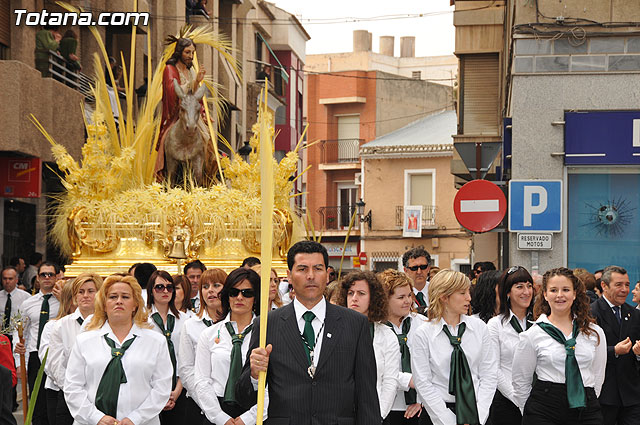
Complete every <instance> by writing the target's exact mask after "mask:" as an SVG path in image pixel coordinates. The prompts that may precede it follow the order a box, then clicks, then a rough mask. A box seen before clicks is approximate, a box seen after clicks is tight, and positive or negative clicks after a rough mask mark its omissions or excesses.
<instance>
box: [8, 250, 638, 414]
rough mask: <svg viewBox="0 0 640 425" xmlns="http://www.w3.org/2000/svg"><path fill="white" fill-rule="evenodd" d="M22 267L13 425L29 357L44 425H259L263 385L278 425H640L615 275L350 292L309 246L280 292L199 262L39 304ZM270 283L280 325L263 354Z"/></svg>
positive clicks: (253, 273) (13, 360) (395, 282)
mask: <svg viewBox="0 0 640 425" xmlns="http://www.w3.org/2000/svg"><path fill="white" fill-rule="evenodd" d="M30 260H35V257H34V258H33V259H30ZM40 260H41V259H40ZM29 262H30V263H31V262H32V261H29ZM16 263H17V264H16V266H18V267H15V266H13V265H11V266H7V267H5V268H4V269H3V270H2V285H3V290H2V291H0V313H2V312H4V317H3V321H2V323H3V333H5V334H6V335H1V336H0V364H1V366H0V378H1V379H0V392H1V394H0V409H2V410H1V411H0V417H2V418H6V419H2V420H0V423H2V424H4V423H6V424H11V423H14V424H15V422H12V421H11V419H12V418H13V416H12V415H11V410H12V408H13V407H14V406H13V404H14V403H15V395H16V391H15V387H16V376H20V372H21V371H20V367H21V364H20V361H19V355H20V354H24V355H25V356H26V359H27V362H26V364H25V365H24V366H25V367H26V369H27V376H28V382H29V387H30V391H31V392H32V393H33V390H34V386H35V381H36V374H37V371H38V369H39V367H40V365H41V364H42V363H44V364H45V366H44V371H45V377H46V378H45V379H44V380H43V381H42V384H41V389H40V391H39V393H38V397H37V401H36V407H35V410H34V416H33V423H34V424H35V425H71V424H78V425H85V424H86V425H147V424H148V425H157V424H162V425H171V424H182V423H190V424H202V425H206V424H216V425H240V424H244V425H252V424H255V423H256V419H257V416H258V410H257V409H258V404H257V389H258V378H259V376H260V373H261V372H267V375H266V383H267V388H266V394H265V403H264V406H265V407H264V412H263V414H264V417H265V418H266V423H267V424H273V425H278V424H315V423H317V424H324V423H338V424H342V423H344V424H347V423H350V424H351V423H353V424H359V425H371V424H388V425H396V424H412V425H425V424H442V425H445V424H446V425H453V424H469V425H475V424H491V425H501V424H521V423H522V424H527V425H528V424H536V425H537V424H558V425H559V424H603V423H604V424H606V425H610V424H611V425H614V424H620V425H627V424H634V423H637V422H638V420H639V418H640V372H639V371H640V341H639V340H640V310H638V308H636V307H633V306H631V305H629V304H627V303H626V298H627V296H628V294H629V289H630V281H629V275H628V273H627V271H626V270H625V269H623V268H622V267H618V266H608V267H606V268H604V269H603V270H599V271H598V273H599V275H597V276H595V275H593V274H591V273H589V272H588V271H586V270H584V269H575V270H570V269H567V268H562V267H561V268H555V269H552V270H549V271H547V272H546V273H544V275H543V276H542V277H541V279H540V280H539V281H538V279H534V277H532V275H531V274H530V273H529V271H527V270H526V269H525V268H523V267H518V266H516V267H511V268H509V269H507V270H495V267H494V266H493V265H492V264H491V263H478V264H476V265H474V267H473V269H472V273H473V276H472V279H470V277H469V276H466V275H465V274H463V273H460V272H457V271H453V270H449V269H443V270H439V269H437V268H436V267H435V266H433V264H431V257H430V255H429V253H428V252H427V251H426V250H424V249H423V248H421V247H419V248H413V249H411V250H409V251H407V252H406V253H405V254H404V255H403V257H402V266H403V267H402V270H403V271H399V270H393V269H388V270H385V271H383V272H380V273H377V274H376V273H374V272H371V271H355V272H351V273H348V274H346V275H344V276H340V275H339V274H338V272H336V270H335V269H333V268H332V267H331V266H329V257H328V254H327V251H326V249H325V248H324V247H323V246H322V245H320V244H319V243H316V242H312V241H302V242H298V243H296V244H294V245H293V246H292V247H291V249H290V250H289V253H288V256H287V266H288V272H287V276H286V278H285V277H283V278H281V279H280V278H279V277H278V275H277V273H276V271H275V270H262V266H261V264H260V261H259V259H257V258H255V257H249V258H247V259H246V260H245V261H244V262H243V263H242V264H241V265H240V266H239V267H238V268H237V269H235V270H233V271H231V272H230V273H229V274H227V273H226V272H225V271H224V270H221V269H217V268H213V269H207V268H206V266H205V265H204V264H203V263H202V262H200V261H198V260H196V261H192V262H190V263H188V264H187V265H186V266H185V267H184V269H183V270H182V271H183V274H179V275H171V274H169V273H167V272H166V271H163V270H157V269H156V267H155V266H154V265H153V264H150V263H139V264H134V265H133V266H132V267H131V268H130V269H129V271H128V272H126V273H125V272H123V273H117V274H114V275H111V276H108V277H106V278H105V279H104V280H103V278H102V277H100V276H98V275H95V274H91V273H83V274H80V275H79V276H77V277H75V278H73V279H63V278H62V275H61V271H60V268H59V267H58V266H57V265H56V264H54V263H50V262H42V261H40V263H39V264H38V263H37V262H36V264H34V267H36V273H35V280H34V281H33V285H32V286H30V287H29V288H27V287H26V286H25V285H24V281H21V280H20V273H22V276H23V278H24V276H25V274H26V272H27V270H26V266H25V264H24V262H23V261H22V262H21V261H19V260H18V261H17V262H16ZM30 266H31V264H30ZM19 268H22V269H23V270H19ZM264 272H269V276H270V279H269V281H270V288H269V289H270V290H269V305H270V308H271V311H270V313H269V322H268V327H267V335H266V341H267V345H266V347H259V332H258V331H257V330H258V329H259V327H260V317H259V315H260V285H261V280H260V275H261V274H262V273H264ZM27 276H28V275H27ZM18 286H22V287H23V288H27V289H29V290H30V291H31V292H28V291H25V290H23V289H20V288H19V287H18ZM590 292H591V293H590ZM633 300H634V302H636V303H637V302H639V301H640V287H639V286H638V285H636V288H635V289H634V291H633ZM16 314H17V316H18V317H21V318H22V319H23V320H24V319H27V320H26V321H25V323H26V326H25V330H24V342H22V341H21V340H20V339H19V338H18V335H17V333H16V332H15V329H12V325H13V321H12V320H11V318H12V317H13V316H15V315H16ZM16 366H17V367H16ZM12 391H13V394H12ZM7 415H8V416H7ZM3 421H4V422H3Z"/></svg>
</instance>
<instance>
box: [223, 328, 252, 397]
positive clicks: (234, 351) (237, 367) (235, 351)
mask: <svg viewBox="0 0 640 425" xmlns="http://www.w3.org/2000/svg"><path fill="white" fill-rule="evenodd" d="M225 326H226V327H227V331H228V332H229V335H231V343H232V344H233V347H232V348H231V363H230V364H229V377H228V378H227V385H225V387H224V401H225V402H227V403H230V402H235V401H236V382H237V381H238V378H239V377H240V374H241V373H242V341H243V340H244V338H245V337H246V336H247V334H248V333H249V332H251V329H252V327H253V324H250V325H249V326H247V327H246V328H244V331H243V332H241V333H237V334H236V332H235V330H234V329H233V325H232V324H231V322H227V323H225Z"/></svg>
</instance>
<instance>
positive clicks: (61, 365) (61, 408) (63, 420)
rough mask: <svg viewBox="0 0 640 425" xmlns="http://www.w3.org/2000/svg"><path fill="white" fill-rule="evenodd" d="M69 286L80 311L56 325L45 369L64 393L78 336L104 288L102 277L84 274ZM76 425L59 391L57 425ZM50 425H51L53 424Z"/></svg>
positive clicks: (62, 393)
mask: <svg viewBox="0 0 640 425" xmlns="http://www.w3.org/2000/svg"><path fill="white" fill-rule="evenodd" d="M69 283H70V285H71V294H72V300H73V304H74V305H75V306H76V307H77V308H76V310H75V311H74V312H73V313H71V314H69V315H66V316H64V317H61V318H59V319H58V320H56V321H55V322H54V323H55V325H54V326H53V329H52V330H51V335H50V338H49V356H48V357H47V365H46V366H45V372H47V377H48V378H51V379H52V380H53V382H55V384H56V385H57V386H58V387H59V388H60V389H61V390H64V377H65V374H66V371H67V363H68V361H69V354H71V349H72V348H73V344H74V343H75V342H76V337H77V336H78V335H79V334H80V332H82V325H83V323H84V321H85V320H87V318H88V317H90V316H91V315H92V314H93V310H94V303H93V302H94V299H95V296H96V293H97V291H98V290H100V287H101V286H102V278H101V277H100V276H98V275H97V274H94V273H81V274H79V275H78V277H76V278H75V279H73V281H71V282H69ZM63 293H64V290H63ZM45 331H46V329H45ZM43 334H44V332H43ZM47 403H48V400H47ZM47 406H48V404H47ZM72 423H73V417H72V416H71V413H69V408H68V407H67V403H66V401H65V399H64V391H59V392H58V400H57V403H56V419H55V424H56V425H71V424H72ZM49 425H51V422H50V424H49Z"/></svg>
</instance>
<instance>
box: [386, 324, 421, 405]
mask: <svg viewBox="0 0 640 425" xmlns="http://www.w3.org/2000/svg"><path fill="white" fill-rule="evenodd" d="M408 317H411V327H410V328H409V334H408V335H407V338H410V337H411V335H413V334H414V333H415V332H416V330H417V329H418V328H419V327H420V326H422V325H424V324H425V323H428V322H429V321H428V319H427V318H426V317H425V316H424V315H422V314H418V313H409V316H408ZM403 322H404V319H403ZM393 330H394V331H395V333H396V334H400V333H402V324H400V327H398V326H396V325H395V324H394V325H393ZM397 340H398V337H397V336H396V341H397ZM398 350H400V347H398ZM398 352H399V351H398ZM409 352H411V350H409ZM398 365H399V368H398V370H399V372H398V391H397V392H396V398H395V400H394V401H393V407H392V408H391V410H399V411H402V412H404V411H405V410H407V407H408V406H407V403H406V402H405V401H404V393H405V391H409V390H410V389H411V378H412V376H413V375H412V374H411V372H403V371H402V357H400V358H399V361H398Z"/></svg>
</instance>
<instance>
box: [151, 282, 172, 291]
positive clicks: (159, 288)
mask: <svg viewBox="0 0 640 425" xmlns="http://www.w3.org/2000/svg"><path fill="white" fill-rule="evenodd" d="M165 289H166V290H167V292H169V293H171V292H173V290H174V289H175V286H173V285H171V284H169V285H163V284H160V285H156V286H154V287H153V290H154V291H156V292H164V290H165Z"/></svg>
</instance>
